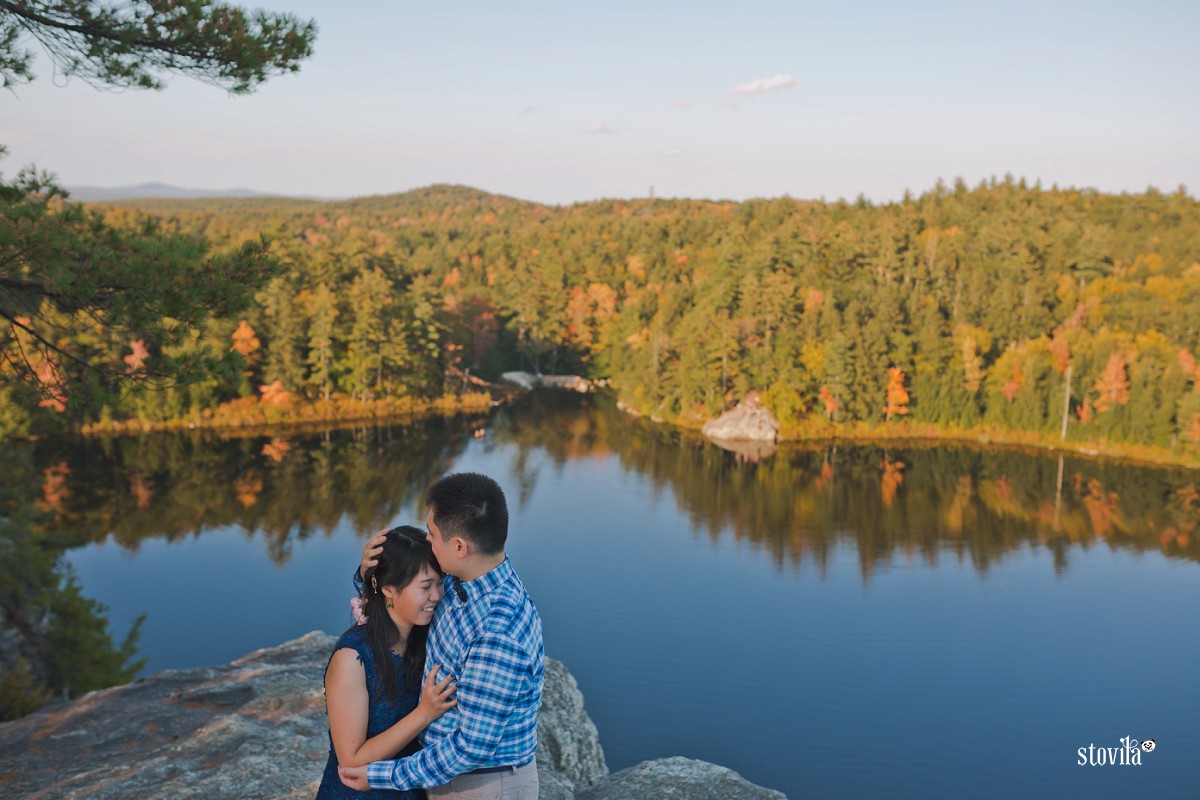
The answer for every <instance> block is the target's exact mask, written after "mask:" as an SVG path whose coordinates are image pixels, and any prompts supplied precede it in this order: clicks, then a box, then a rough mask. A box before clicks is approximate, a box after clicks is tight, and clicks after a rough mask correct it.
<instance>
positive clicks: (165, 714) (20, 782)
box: [0, 632, 782, 800]
mask: <svg viewBox="0 0 1200 800" xmlns="http://www.w3.org/2000/svg"><path fill="white" fill-rule="evenodd" d="M334 641H335V639H334V637H332V636H329V635H327V634H324V633H320V632H313V633H309V634H306V635H304V636H301V637H300V638H299V639H295V640H293V641H290V642H285V643H284V644H281V645H279V646H278V647H270V648H266V649H263V650H258V651H255V652H253V653H251V654H250V655H248V656H246V657H244V658H240V659H238V660H237V661H234V662H232V663H230V664H226V665H224V666H220V667H206V668H200V669H187V670H166V671H164V672H159V673H157V674H155V675H150V676H148V677H146V678H143V679H141V680H138V681H136V682H134V683H131V684H128V685H126V686H116V687H113V688H111V689H105V690H103V691H99V692H91V693H90V694H87V695H84V696H83V697H80V698H78V699H77V700H74V701H72V702H70V703H62V704H58V705H52V706H49V707H47V708H44V709H42V710H41V711H39V712H37V713H35V714H32V715H31V716H28V717H25V718H24V719H20V720H16V721H15V722H8V723H3V724H0V798H2V799H3V800H22V799H24V798H28V800H159V799H160V798H171V799H172V800H193V799H195V800H199V798H205V800H223V799H224V798H230V800H234V799H236V800H310V798H312V797H313V796H314V795H315V794H316V790H317V786H318V785H319V784H320V779H321V772H322V770H323V769H324V765H325V758H326V755H327V753H328V751H329V738H328V728H327V725H326V719H325V702H324V697H323V694H322V690H321V683H322V675H323V673H324V670H325V664H326V662H327V660H328V658H329V651H330V648H332V647H333V643H334ZM538 743H539V747H538V750H539V752H538V774H539V778H540V779H541V791H540V793H539V800H573V798H575V797H578V798H580V799H581V800H590V799H591V798H595V799H596V800H606V799H607V798H616V797H621V798H623V799H626V800H637V798H641V797H645V798H651V797H653V798H656V800H658V798H662V800H670V798H689V799H690V798H696V800H704V799H705V798H707V797H710V796H711V797H714V798H715V797H717V796H718V794H717V793H719V794H720V796H721V797H747V798H760V797H761V798H763V800H767V798H772V799H773V798H777V797H782V795H779V794H778V793H777V792H769V791H767V790H765V789H760V788H758V787H755V786H753V785H752V784H749V783H747V782H746V781H744V780H742V779H741V778H740V777H738V776H737V775H736V773H733V772H731V771H730V770H727V769H723V768H721V767H716V766H714V765H711V764H705V763H704V762H700V761H689V760H687V759H664V760H662V761H653V762H646V763H645V764H640V765H638V766H637V767H634V768H633V769H632V770H625V771H623V772H620V773H617V774H616V775H608V768H607V766H606V765H605V761H604V752H603V751H602V750H601V748H600V740H599V736H598V735H597V733H596V726H595V725H594V724H593V723H592V721H591V719H590V718H589V717H588V716H587V712H586V711H585V710H584V707H583V696H582V695H581V694H580V692H579V687H578V686H577V685H576V683H575V679H574V678H573V677H572V676H571V673H570V672H568V671H567V669H566V667H564V666H563V665H562V664H560V663H559V662H557V661H554V660H552V659H547V660H546V687H545V691H544V694H543V702H542V709H541V711H540V713H539V715H538ZM704 787H717V788H716V789H712V790H711V791H710V789H709V788H704ZM704 792H709V793H707V794H706V793H704ZM713 792H717V793H713Z"/></svg>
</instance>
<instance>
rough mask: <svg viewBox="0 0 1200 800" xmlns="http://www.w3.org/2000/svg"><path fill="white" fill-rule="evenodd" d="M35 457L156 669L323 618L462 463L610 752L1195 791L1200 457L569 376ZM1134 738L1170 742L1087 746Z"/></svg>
mask: <svg viewBox="0 0 1200 800" xmlns="http://www.w3.org/2000/svg"><path fill="white" fill-rule="evenodd" d="M32 459H33V461H34V463H35V465H36V469H37V470H38V471H39V473H38V474H41V475H44V476H45V481H46V484H47V485H46V486H45V487H44V491H43V493H42V497H41V499H40V501H39V502H40V503H41V504H42V507H43V508H44V509H45V510H46V511H47V512H48V513H49V514H51V516H52V517H54V518H56V519H57V520H58V522H57V523H56V525H57V529H56V535H59V536H64V537H67V540H68V541H69V544H70V549H68V550H67V555H66V557H67V559H68V560H69V562H70V564H71V565H72V566H73V568H74V570H75V572H76V574H77V576H78V578H79V581H80V583H81V584H82V586H83V590H84V593H85V594H86V595H87V596H89V597H93V598H95V599H97V600H99V601H101V602H103V603H105V604H107V605H108V606H109V608H110V609H111V621H112V628H113V629H114V631H115V632H116V634H117V635H118V636H120V635H123V633H124V631H125V630H127V629H128V627H129V625H130V624H131V623H132V621H133V620H134V619H135V618H136V617H137V616H138V615H140V614H143V613H144V614H145V615H146V621H145V627H144V631H143V636H142V644H141V651H142V654H143V655H144V656H146V657H147V659H148V664H147V667H146V672H154V671H157V670H160V669H165V668H179V667H191V666H197V665H207V664H215V663H221V662H226V661H229V660H231V659H233V658H236V657H238V656H241V655H243V654H245V653H246V652H248V651H250V650H253V649H255V648H258V647H264V646H269V645H274V644H277V643H279V642H282V641H284V640H285V639H289V638H292V637H295V636H298V635H300V634H302V633H305V632H307V631H310V630H313V629H318V628H319V629H322V630H325V631H328V632H330V633H338V632H340V631H341V630H343V629H344V628H345V627H346V626H347V625H348V624H349V606H348V601H349V598H350V596H351V586H350V575H351V572H352V571H353V569H354V568H355V566H356V564H357V562H358V557H359V552H360V549H361V542H362V539H363V537H365V536H366V535H367V534H368V533H370V532H373V531H375V530H377V529H379V528H382V527H384V526H388V525H391V524H396V523H415V524H421V522H422V520H423V511H422V508H421V495H422V491H423V489H424V488H425V486H426V485H427V484H428V483H429V482H430V481H431V480H433V479H434V478H436V477H437V476H438V475H440V474H443V473H445V472H447V471H461V470H470V471H478V472H484V473H487V474H489V475H492V476H493V477H495V478H496V479H497V480H499V482H500V483H501V485H502V486H503V487H504V489H505V491H506V493H507V495H508V497H509V503H510V510H511V514H512V527H511V533H510V539H509V553H510V555H511V557H512V561H513V564H514V566H515V567H516V569H517V570H518V572H519V573H520V575H521V577H522V578H523V580H524V582H525V584H526V585H527V587H528V588H529V590H530V592H531V594H532V595H533V597H534V599H535V601H536V602H537V604H538V607H539V610H540V612H541V614H542V618H543V622H544V628H545V641H546V651H547V654H548V655H550V656H552V657H554V658H557V659H559V660H561V661H563V662H565V663H566V665H567V666H568V667H569V668H570V670H571V671H572V672H573V673H574V675H575V677H576V678H577V679H578V681H579V685H580V688H581V689H582V690H583V693H584V696H585V699H586V705H587V709H588V712H589V713H590V714H591V716H592V718H593V719H594V720H595V722H596V725H597V726H598V728H599V731H600V737H601V742H602V744H603V746H604V750H605V753H606V754H607V757H608V762H609V766H610V767H611V768H612V769H613V770H617V769H621V768H624V767H628V766H632V765H633V764H635V763H637V762H639V761H641V760H644V759H650V758H658V757H664V756H672V755H684V756H688V757H692V758H699V759H705V760H708V761H713V762H716V763H719V764H722V765H725V766H728V767H730V768H732V769H734V770H737V771H738V772H739V773H741V774H742V775H743V776H745V777H746V778H747V779H749V780H751V781H753V782H755V783H759V784H762V785H764V786H768V787H772V788H775V789H779V790H781V791H783V792H785V793H787V794H788V795H789V796H790V797H792V798H804V797H871V798H909V797H914V796H922V797H947V798H950V797H953V798H962V797H970V798H1012V797H1030V798H1037V797H1046V798H1067V797H1089V798H1126V797H1129V796H1134V795H1136V796H1147V797H1155V798H1185V797H1186V798H1194V797H1196V796H1197V795H1198V792H1200V789H1198V787H1200V778H1197V776H1196V773H1195V767H1194V764H1195V762H1194V761H1193V760H1192V759H1193V757H1194V755H1195V753H1197V752H1200V724H1198V723H1197V719H1198V718H1200V688H1198V686H1197V682H1196V678H1195V675H1196V670H1197V666H1198V665H1200V628H1198V626H1197V624H1196V621H1195V620H1193V619H1192V617H1191V616H1190V615H1192V614H1195V613H1197V610H1198V609H1200V488H1198V487H1200V474H1197V473H1194V472H1187V471H1183V470H1176V469H1158V468H1148V467H1137V466H1128V465H1120V464H1114V463H1110V462H1101V461H1092V460H1086V459H1083V458H1077V457H1070V456H1068V457H1066V458H1063V459H1061V460H1060V458H1059V457H1058V456H1057V455H1045V454H1037V453H1026V452H1021V451H1017V450H1011V449H1010V450H996V449H991V450H988V449H980V448H970V447H964V446H931V445H924V446H917V445H911V446H902V447H888V448H886V449H885V448H882V447H873V446H847V445H844V444H843V445H839V446H832V445H831V446H824V447H800V446H792V447H787V448H782V449H780V450H779V451H778V452H776V453H774V454H772V455H767V456H765V457H763V458H761V459H759V460H757V461H756V460H754V459H753V458H748V457H746V456H739V455H737V454H735V453H730V452H726V451H725V450H722V449H720V448H718V447H716V446H715V445H712V444H710V443H708V442H705V441H703V440H701V439H699V438H697V437H695V436H693V435H691V434H686V433H682V432H678V431H674V430H670V429H664V428H660V427H657V426H653V425H650V424H649V423H646V422H643V421H641V420H636V419H633V418H630V417H626V416H624V415H622V414H620V413H619V412H617V411H616V410H615V409H614V408H613V406H612V403H611V402H610V401H608V400H605V399H603V398H597V397H594V396H587V397H580V396H574V395H568V394H555V393H538V394H535V395H533V396H531V397H529V398H527V399H525V400H523V401H521V402H520V403H518V404H517V405H515V406H512V407H506V408H500V409H497V410H496V411H494V412H493V413H492V414H491V415H490V416H487V417H472V418H465V417H464V418H455V419H449V420H443V419H436V420H429V421H420V422H414V423H411V424H406V425H393V426H388V427H380V428H361V429H351V430H337V431H331V432H326V433H313V434H303V435H302V434H287V435H280V436H278V437H275V438H271V437H246V438H240V439H219V438H216V437H213V436H203V435H199V434H196V435H152V436H143V437H138V438H122V439H89V440H66V439H63V440H53V441H45V442H42V443H39V444H38V445H37V447H36V450H34V451H33V455H32ZM51 527H54V526H51ZM1122 737H1132V738H1134V739H1137V740H1142V739H1153V740H1155V742H1156V745H1157V746H1156V748H1155V749H1154V750H1153V752H1142V753H1141V754H1140V758H1141V764H1140V765H1133V764H1130V765H1121V764H1118V765H1115V766H1113V765H1104V766H1098V765H1097V766H1093V765H1090V764H1084V765H1080V764H1079V761H1080V758H1081V756H1080V755H1079V752H1080V748H1083V752H1084V756H1083V759H1084V760H1085V761H1086V760H1087V759H1088V758H1089V753H1088V748H1089V746H1093V745H1094V749H1093V751H1092V754H1091V756H1090V757H1091V758H1093V760H1094V758H1095V753H1096V752H1097V750H1098V749H1099V748H1116V747H1122V745H1121V742H1120V740H1121V738H1122ZM312 768H313V772H314V775H315V774H317V773H318V772H319V770H320V765H319V764H313V765H312Z"/></svg>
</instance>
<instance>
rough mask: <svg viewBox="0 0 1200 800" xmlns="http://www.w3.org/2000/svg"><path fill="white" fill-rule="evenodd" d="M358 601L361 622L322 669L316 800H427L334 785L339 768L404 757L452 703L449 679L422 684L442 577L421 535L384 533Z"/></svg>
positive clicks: (405, 530) (420, 794) (416, 794)
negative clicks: (324, 716)
mask: <svg viewBox="0 0 1200 800" xmlns="http://www.w3.org/2000/svg"><path fill="white" fill-rule="evenodd" d="M365 578H366V579H365V581H364V583H363V592H362V596H361V597H360V598H358V601H359V604H360V605H358V607H357V609H356V617H357V618H358V619H359V620H360V624H359V625H356V626H355V627H353V628H351V629H350V630H348V631H346V632H345V633H344V634H342V637H341V638H340V639H338V642H337V645H335V646H334V650H333V655H332V656H331V657H330V659H329V666H328V667H327V668H326V670H325V706H326V710H327V711H328V714H329V742H330V748H329V760H328V761H327V762H326V764H325V774H324V776H323V777H322V779H321V788H320V789H319V790H318V792H317V800H349V799H350V798H354V799H355V800H366V798H371V799H372V800H385V798H386V799H387V800H425V792H424V791H423V790H420V789H417V790H415V791H411V792H396V791H383V790H372V791H368V792H356V791H354V790H353V789H351V788H349V787H347V786H345V785H344V784H343V783H342V782H341V781H340V780H338V772H337V768H338V765H339V764H341V765H344V766H362V765H365V764H369V763H371V762H372V761H385V760H388V759H391V758H396V757H403V756H406V755H410V754H411V753H413V752H415V751H416V750H417V749H419V745H417V743H416V741H415V740H416V736H417V734H418V733H420V732H421V731H422V730H424V729H425V727H426V726H427V725H429V723H431V722H433V721H434V720H435V719H437V718H438V717H440V716H441V715H442V714H444V713H446V711H447V709H450V708H452V707H453V706H454V704H455V699H454V687H453V686H452V685H451V678H449V677H448V678H446V679H445V680H444V681H442V682H440V683H437V682H436V680H437V677H436V676H437V671H438V670H437V668H436V667H435V668H433V669H431V670H430V672H429V676H428V677H427V678H426V679H425V683H424V686H422V684H421V675H422V673H423V672H424V669H425V639H426V636H427V634H428V632H429V623H430V621H432V620H433V611H434V608H435V607H436V606H437V604H438V601H439V600H440V599H441V597H442V572H441V570H440V569H439V568H438V563H437V560H436V559H435V558H434V557H433V550H431V549H430V547H429V543H428V542H427V541H426V540H425V532H424V531H422V530H419V529H417V528H414V527H411V526H408V525H404V526H401V527H399V528H393V529H392V530H390V531H388V533H387V537H386V538H385V539H384V542H383V551H382V552H381V553H380V554H379V556H378V564H377V565H376V566H375V568H374V569H373V570H371V571H370V572H369V573H368V574H367V575H366V576H365Z"/></svg>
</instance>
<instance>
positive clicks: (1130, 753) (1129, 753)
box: [1075, 736, 1158, 767]
mask: <svg viewBox="0 0 1200 800" xmlns="http://www.w3.org/2000/svg"><path fill="white" fill-rule="evenodd" d="M1157 746H1158V745H1157V744H1155V742H1154V740H1153V739H1144V740H1142V741H1140V742H1139V741H1138V740H1137V739H1134V738H1133V737H1132V736H1122V737H1121V743H1120V745H1119V746H1118V747H1097V746H1096V745H1095V743H1092V744H1089V745H1088V746H1087V747H1081V748H1079V749H1078V750H1077V751H1076V752H1077V753H1078V754H1079V758H1078V759H1077V760H1076V761H1075V763H1076V764H1078V765H1079V766H1081V767H1140V766H1141V765H1142V753H1150V752H1153V750H1154V748H1155V747H1157Z"/></svg>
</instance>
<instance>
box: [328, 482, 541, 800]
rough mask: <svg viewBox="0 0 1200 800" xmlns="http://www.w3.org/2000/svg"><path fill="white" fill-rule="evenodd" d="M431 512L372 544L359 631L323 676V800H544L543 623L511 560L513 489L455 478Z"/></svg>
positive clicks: (436, 489)
mask: <svg viewBox="0 0 1200 800" xmlns="http://www.w3.org/2000/svg"><path fill="white" fill-rule="evenodd" d="M426 505H427V507H428V514H427V517H426V525H427V527H428V532H426V531H423V530H420V529H419V528H415V527H412V526H407V525H406V526H401V527H398V528H393V529H391V530H389V531H381V532H380V533H377V534H375V535H374V536H372V537H371V539H370V540H368V542H367V544H366V546H365V547H364V548H363V557H362V564H361V565H360V568H359V569H358V570H357V571H356V572H355V575H354V584H355V588H356V589H357V591H358V598H357V599H356V603H355V605H356V619H357V621H358V622H359V624H358V625H356V626H354V627H352V628H350V630H348V631H346V633H344V634H342V636H341V638H340V639H338V642H337V645H336V646H335V647H334V652H333V655H332V657H331V658H330V660H329V666H328V668H327V669H326V672H325V698H326V706H327V709H328V712H329V738H330V745H331V746H330V753H329V760H328V762H327V763H326V766H325V775H324V777H323V778H322V781H321V788H320V790H319V791H318V793H317V800H349V799H350V798H355V800H363V799H365V798H374V799H377V800H384V799H385V798H387V800H424V798H425V797H426V790H428V797H429V798H430V800H437V799H439V798H480V799H482V798H495V799H496V800H501V799H502V800H536V798H537V795H538V777H537V767H536V765H535V764H534V751H535V750H536V749H537V712H538V706H539V705H540V704H541V697H542V682H543V669H544V662H545V656H544V653H543V649H542V623H541V619H540V618H539V617H538V613H537V609H536V608H534V606H533V602H532V601H531V600H530V598H529V594H528V593H527V592H526V591H525V587H524V585H523V584H522V583H521V580H520V578H518V577H517V574H516V573H515V572H514V571H513V568H512V565H511V564H510V563H509V560H508V558H507V556H506V555H505V552H504V546H505V542H506V540H507V538H508V506H507V504H506V503H505V500H504V492H503V491H501V489H500V486H499V485H498V484H497V483H496V482H495V481H494V480H492V479H491V478H488V477H486V476H484V475H478V474H475V473H459V474H454V475H447V476H446V477H444V478H442V479H440V480H438V481H437V482H436V483H434V484H433V486H431V487H430V488H429V492H428V494H427V495H426ZM422 745H423V747H422Z"/></svg>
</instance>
